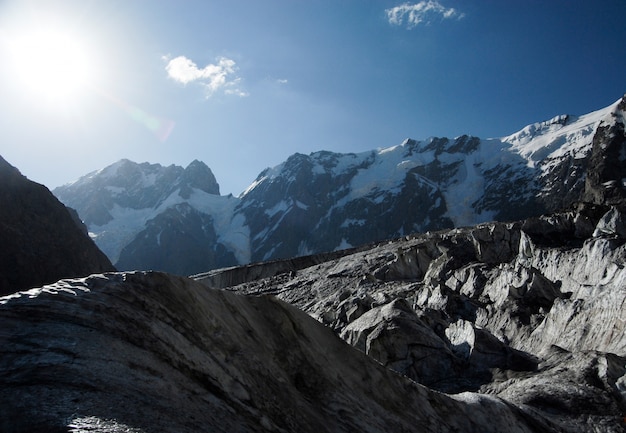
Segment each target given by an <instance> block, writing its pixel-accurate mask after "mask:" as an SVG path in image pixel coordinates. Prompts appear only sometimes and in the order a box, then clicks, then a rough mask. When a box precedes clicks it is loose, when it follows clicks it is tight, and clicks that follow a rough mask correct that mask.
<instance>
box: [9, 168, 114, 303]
mask: <svg viewBox="0 0 626 433" xmlns="http://www.w3.org/2000/svg"><path fill="white" fill-rule="evenodd" d="M0 245H1V246H2V247H1V249H0V295H4V294H8V293H13V292H17V291H19V290H24V289H28V288H31V287H39V286H41V285H42V284H47V283H51V282H54V281H57V280H59V279H60V278H66V277H76V276H84V275H89V274H91V273H94V272H103V271H111V270H114V268H113V266H112V265H111V262H110V261H109V260H108V258H107V257H106V256H105V255H104V254H103V253H102V252H101V251H100V250H98V248H97V247H96V245H95V244H94V243H93V241H92V240H91V239H89V237H88V236H87V233H86V229H85V227H84V226H83V225H82V223H80V220H79V219H78V218H77V216H76V213H75V212H74V211H73V210H69V209H67V208H66V207H65V206H64V205H63V204H62V203H61V202H59V201H58V200H57V199H56V198H55V197H54V196H53V195H52V193H51V192H50V191H49V190H48V189H47V188H46V187H44V186H43V185H39V184H37V183H34V182H31V181H29V180H28V179H26V178H25V177H24V176H22V175H21V174H20V172H19V171H18V170H17V169H16V168H15V167H13V166H11V165H10V164H9V163H8V162H7V161H5V160H4V159H3V158H2V157H0Z"/></svg>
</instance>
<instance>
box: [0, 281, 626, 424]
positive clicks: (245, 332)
mask: <svg viewBox="0 0 626 433" xmlns="http://www.w3.org/2000/svg"><path fill="white" fill-rule="evenodd" d="M397 302H399V303H401V301H397ZM399 308H401V309H403V310H406V311H407V312H409V311H408V310H410V308H408V306H407V305H403V306H399ZM0 321H1V322H2V327H1V328H0V430H1V431H3V432H6V433H13V432H15V433H17V432H37V431H42V432H43V431H46V432H164V431H167V432H174V431H175V432H179V433H185V432H194V433H195V432H199V431H212V432H229V433H230V432H271V431H273V432H295V431H297V432H311V433H319V432H353V431H367V432H372V433H373V432H390V431H393V432H414V431H420V432H452V431H464V432H473V431H476V432H478V431H480V432H500V431H510V432H519V433H522V432H550V431H554V432H556V431H558V429H557V428H556V427H553V426H551V424H550V421H549V420H546V419H545V418H544V417H543V416H542V415H538V414H534V413H532V412H531V411H529V410H526V409H525V408H524V407H523V405H521V404H520V405H518V406H515V405H512V404H510V403H507V402H506V401H505V400H503V399H501V398H500V397H498V396H490V395H480V394H474V393H464V394H459V395H456V396H453V397H451V396H447V395H445V394H441V393H439V392H436V391H432V390H429V389H428V388H426V387H423V386H421V385H419V384H417V383H415V382H413V381H411V380H410V379H408V378H406V377H404V376H402V375H399V374H397V373H394V372H392V371H391V370H389V369H386V368H384V367H383V366H382V365H381V364H379V363H378V362H376V361H375V360H374V359H372V358H371V357H368V356H366V355H364V354H363V353H361V352H359V351H358V350H356V349H354V348H352V347H350V346H349V345H347V344H346V343H344V342H343V341H342V340H341V339H339V338H338V337H337V336H336V335H335V334H334V333H333V332H332V331H331V330H330V329H328V328H327V327H325V326H323V325H322V324H320V323H319V322H317V321H315V320H313V319H312V318H311V317H309V316H308V315H306V314H305V313H303V312H301V311H299V310H297V309H296V308H294V307H292V306H290V305H288V304H286V303H284V302H281V301H279V300H277V299H276V298H274V297H271V296H242V295H237V294H234V293H228V292H226V291H220V290H213V289H207V288H206V287H205V286H204V285H202V284H200V283H197V282H194V281H193V280H189V279H186V278H179V277H174V276H169V275H166V274H161V273H118V274H104V275H93V276H91V277H88V278H83V279H74V280H62V281H59V282H57V283H56V284H53V285H49V286H44V287H42V288H40V289H33V290H31V291H28V292H23V293H19V294H15V295H12V296H8V297H4V298H0ZM400 356H401V355H400ZM611 366H612V367H613V365H611ZM616 368H617V367H616ZM616 371H617V372H618V373H619V372H621V370H619V368H617V370H616ZM605 376H606V377H607V378H608V380H609V381H611V380H613V378H614V376H615V372H613V371H611V373H610V374H608V375H605ZM605 376H603V377H605ZM598 394H599V395H600V397H603V396H604V394H602V392H601V391H599V393H598ZM519 398H520V399H521V400H522V401H524V402H525V401H527V400H528V399H527V398H525V397H524V396H521V397H519ZM605 412H609V413H610V412H611V409H610V408H606V409H605Z"/></svg>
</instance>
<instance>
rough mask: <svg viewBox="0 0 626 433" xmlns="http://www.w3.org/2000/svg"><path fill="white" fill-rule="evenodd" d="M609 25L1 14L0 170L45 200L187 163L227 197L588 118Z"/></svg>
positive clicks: (118, 0)
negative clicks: (324, 161)
mask: <svg viewBox="0 0 626 433" xmlns="http://www.w3.org/2000/svg"><path fill="white" fill-rule="evenodd" d="M624 18H626V1H624V0H600V1H597V2H590V1H577V0H541V1H539V0H536V1H535V0H519V1H517V0H476V1H469V0H465V1H461V0H439V1H435V0H430V1H408V2H403V1H389V0H380V1H378V0H310V1H304V0H283V1H278V0H266V1H254V0H247V1H243V0H198V1H194V0H185V1H174V0H171V1H166V0H75V1H74V0H67V1H63V0H45V1H29V0H19V1H17V0H4V1H0V55H2V56H3V58H4V60H3V62H2V64H3V65H5V66H4V67H3V68H2V69H0V91H1V92H2V95H3V97H2V102H0V155H2V156H3V157H4V158H5V159H7V160H8V161H9V162H10V163H11V164H13V165H15V166H16V167H18V168H19V169H20V170H21V171H22V173H23V174H24V175H26V176H27V177H29V178H30V179H32V180H34V181H36V182H40V183H43V184H45V185H46V186H48V187H49V188H51V189H52V188H54V187H56V186H59V185H61V184H64V183H67V182H70V181H72V180H75V179H77V178H78V177H80V176H82V175H84V174H86V173H87V172H90V171H93V170H97V169H100V168H103V167H104V166H106V165H109V164H112V163H114V162H116V161H117V160H119V159H121V158H128V159H131V160H133V161H136V162H144V161H148V162H151V163H160V164H164V165H169V164H177V165H183V166H186V165H187V164H188V163H189V162H191V161H192V160H193V159H199V160H202V161H204V162H206V163H207V165H208V166H209V167H211V169H212V170H213V172H214V173H215V175H216V177H217V180H218V182H219V183H220V186H221V191H222V193H223V194H228V193H233V194H235V195H237V194H239V193H240V192H241V191H243V190H244V189H245V188H246V187H247V186H248V185H249V184H250V183H251V182H252V181H253V180H254V179H255V178H256V176H257V175H258V174H259V173H260V171H261V170H263V169H264V168H265V167H270V166H275V165H277V164H279V163H281V162H282V161H284V160H285V159H287V157H288V156H289V155H291V154H293V153H295V152H300V153H305V154H308V153H310V152H314V151H317V150H331V151H336V152H361V151H367V150H371V149H376V148H380V147H388V146H393V145H396V144H399V143H400V142H402V140H403V139H405V138H407V137H411V138H415V139H425V138H428V137H431V136H448V137H455V136H458V135H461V134H471V135H476V136H479V137H483V138H487V137H498V136H504V135H508V134H511V133H513V132H515V131H517V130H518V129H520V128H522V127H523V126H525V125H527V124H529V123H533V122H537V121H541V120H545V119H548V118H551V117H553V116H555V115H557V114H566V113H567V114H584V113H587V112H590V111H593V110H596V109H599V108H602V107H605V106H607V105H609V104H611V103H613V102H614V101H615V100H617V99H618V98H620V97H621V96H622V95H623V94H624V93H625V92H626V26H624V25H623V20H624ZM72 41H74V42H72ZM74 45H76V47H74ZM70 50H74V51H70ZM50 53H52V54H50Z"/></svg>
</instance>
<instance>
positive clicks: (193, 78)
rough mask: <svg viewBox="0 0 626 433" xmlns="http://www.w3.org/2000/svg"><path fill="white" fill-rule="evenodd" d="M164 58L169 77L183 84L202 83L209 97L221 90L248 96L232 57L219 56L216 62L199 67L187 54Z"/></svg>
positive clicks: (226, 92)
mask: <svg viewBox="0 0 626 433" xmlns="http://www.w3.org/2000/svg"><path fill="white" fill-rule="evenodd" d="M164 59H165V60H166V61H167V65H166V66H165V70H166V71H167V75H168V77H170V78H171V79H172V80H174V81H177V82H179V83H182V84H189V83H192V82H197V83H199V84H201V85H202V86H203V87H204V88H205V89H206V97H207V98H210V97H211V96H213V95H214V94H215V93H216V92H219V91H223V92H224V93H225V94H227V95H236V96H241V97H243V96H248V93H247V92H245V91H244V90H242V89H241V87H240V83H241V78H239V77H237V76H236V72H237V65H236V63H235V61H234V60H232V59H229V58H227V57H219V58H218V59H217V62H216V63H215V64H208V65H206V66H205V67H204V68H198V65H196V64H195V63H194V62H193V61H192V60H191V59H188V58H187V57H185V56H178V57H175V58H173V59H169V58H168V57H165V58H164Z"/></svg>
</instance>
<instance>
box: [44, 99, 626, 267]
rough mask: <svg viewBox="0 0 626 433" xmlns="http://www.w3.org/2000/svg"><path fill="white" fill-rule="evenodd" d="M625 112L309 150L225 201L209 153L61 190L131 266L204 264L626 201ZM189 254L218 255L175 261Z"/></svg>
mask: <svg viewBox="0 0 626 433" xmlns="http://www.w3.org/2000/svg"><path fill="white" fill-rule="evenodd" d="M625 108H626V99H624V100H620V101H617V102H615V103H614V104H611V105H610V106H608V107H606V108H603V109H601V110H597V111H594V112H592V113H589V114H586V115H581V116H572V115H559V116H555V117H554V118H552V119H550V120H547V121H543V122H538V123H534V124H531V125H528V126H526V127H524V128H522V129H521V130H519V131H518V132H516V133H514V134H511V135H509V136H505V137H500V138H491V139H480V138H478V137H472V136H469V135H462V136H459V137H456V138H453V139H450V138H446V137H430V138H428V139H426V140H413V139H410V138H409V139H406V140H404V141H403V142H402V143H400V144H398V145H395V146H391V147H385V148H378V149H375V150H371V151H366V152H360V153H346V154H343V153H336V152H328V151H318V152H314V153H311V154H310V155H303V154H299V153H296V154H294V155H292V156H290V157H289V158H288V159H287V160H285V161H284V162H282V163H281V164H278V165H276V166H275V167H272V168H267V169H265V170H264V171H263V172H261V173H260V174H259V176H257V178H256V180H255V181H254V182H253V183H252V184H251V185H250V186H249V187H248V188H247V189H246V190H245V191H244V192H243V193H242V194H241V195H240V196H239V197H232V196H229V197H222V196H219V187H218V185H217V182H216V181H215V178H214V177H213V174H212V173H211V171H210V169H209V168H208V167H207V166H206V165H205V164H204V163H202V162H200V161H194V162H192V163H191V164H190V165H189V166H188V167H187V168H186V169H183V168H182V167H176V166H169V167H161V166H160V165H158V164H147V163H144V164H136V163H133V162H131V161H128V160H122V161H119V162H118V163H116V164H113V165H112V166H109V167H107V168H105V169H103V170H101V171H99V172H94V173H91V174H89V175H87V176H85V177H83V178H81V179H79V181H77V182H75V183H74V184H72V185H67V186H65V187H62V188H58V189H56V190H55V191H54V192H55V194H57V196H58V197H59V198H60V199H61V200H62V201H64V202H65V203H66V204H68V205H69V206H71V207H75V208H77V210H78V212H79V214H80V215H81V217H82V218H83V219H84V220H85V222H86V223H87V225H88V226H89V229H90V231H91V232H92V233H93V236H94V238H95V240H96V242H97V243H98V245H100V246H101V248H102V249H103V250H104V251H105V252H106V253H107V255H109V257H110V258H112V260H113V261H114V262H116V265H117V266H118V267H119V268H121V269H131V268H133V267H143V268H146V267H151V268H154V269H162V270H167V271H171V272H175V273H193V272H202V271H207V270H209V269H210V268H211V267H215V266H226V265H229V264H236V263H240V264H241V263H248V262H251V261H261V260H270V259H277V258H289V257H294V256H298V255H303V254H310V253H315V252H324V251H332V250H336V249H340V248H348V247H351V246H357V245H362V244H365V243H368V242H372V241H378V240H382V239H388V238H394V237H398V236H403V235H407V234H410V233H415V232H424V231H429V230H439V229H444V228H450V227H455V226H457V227H458V226H466V225H474V224H478V223H482V222H486V221H490V220H513V219H520V218H524V217H529V216H533V215H538V214H541V213H544V212H549V211H554V210H557V209H561V208H564V207H567V206H570V205H571V204H572V203H574V202H577V201H580V200H587V201H592V202H593V201H594V200H599V201H602V202H604V201H605V198H607V197H610V198H611V200H613V199H616V198H619V197H621V196H626V191H624V190H623V188H624V187H623V186H622V185H623V183H624V182H623V179H625V178H626V162H625V161H626V150H625V148H626V144H624V142H625V141H626V139H625V138H624V136H625V135H626V134H625V133H624V122H623V120H624V109H625ZM176 233H178V234H176ZM190 234H191V235H190ZM176 236H178V238H177V237H176ZM183 238H184V239H185V241H184V242H183V241H181V240H180V239H183ZM178 255H187V256H193V257H194V258H195V257H196V256H198V255H200V256H202V257H206V258H207V260H205V261H197V260H196V261H195V265H194V266H196V267H194V268H193V269H192V268H188V267H179V268H175V269H172V268H171V267H169V268H168V267H167V266H168V265H167V264H168V263H169V264H171V263H172V262H173V260H174V259H173V257H174V256H175V257H178ZM146 257H147V258H148V259H146ZM168 257H169V259H168ZM135 259H136V260H135ZM150 260H152V261H150ZM188 262H189V260H188ZM181 263H182V261H181ZM181 266H182V264H181Z"/></svg>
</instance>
